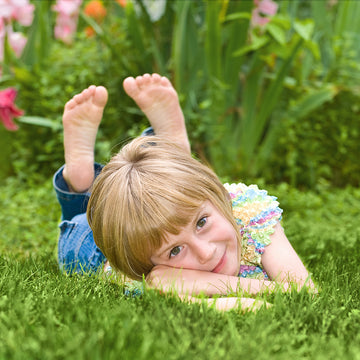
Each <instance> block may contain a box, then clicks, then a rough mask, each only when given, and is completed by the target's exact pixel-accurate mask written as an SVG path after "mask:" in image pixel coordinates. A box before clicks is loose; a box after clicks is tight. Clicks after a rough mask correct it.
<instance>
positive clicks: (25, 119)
mask: <svg viewBox="0 0 360 360" xmlns="http://www.w3.org/2000/svg"><path fill="white" fill-rule="evenodd" d="M18 121H19V122H22V123H24V124H30V125H36V126H44V127H48V128H51V129H53V130H59V129H61V128H62V126H61V125H60V124H59V123H58V122H55V121H54V120H50V119H48V118H43V117H39V116H21V117H19V118H18Z"/></svg>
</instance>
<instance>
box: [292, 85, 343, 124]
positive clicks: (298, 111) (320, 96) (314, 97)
mask: <svg viewBox="0 0 360 360" xmlns="http://www.w3.org/2000/svg"><path fill="white" fill-rule="evenodd" d="M337 92H338V90H337V88H336V87H335V86H332V85H329V86H327V87H326V88H322V89H320V90H315V91H312V92H311V93H310V94H307V95H305V96H304V97H303V98H301V99H300V100H299V101H298V102H296V104H294V105H293V106H292V108H291V109H290V111H289V115H290V116H291V117H292V118H294V119H297V120H298V119H301V118H303V117H305V116H307V115H308V114H309V113H310V112H311V111H314V110H316V109H317V108H319V107H320V106H321V105H323V104H324V103H326V102H327V101H330V100H332V99H333V98H334V97H335V95H336V94H337Z"/></svg>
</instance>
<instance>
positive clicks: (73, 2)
mask: <svg viewBox="0 0 360 360" xmlns="http://www.w3.org/2000/svg"><path fill="white" fill-rule="evenodd" d="M81 3H82V0H57V1H56V4H55V5H54V6H53V10H54V11H56V12H58V13H60V14H65V15H68V16H71V15H77V14H78V12H79V8H80V5H81Z"/></svg>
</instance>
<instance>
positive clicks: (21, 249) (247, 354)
mask: <svg viewBox="0 0 360 360" xmlns="http://www.w3.org/2000/svg"><path fill="white" fill-rule="evenodd" d="M271 192H272V193H276V194H277V195H278V196H279V197H281V198H284V201H282V199H281V198H280V201H281V202H282V203H283V204H284V207H285V209H286V215H285V219H284V222H285V227H286V230H287V233H288V235H289V237H290V238H294V246H295V248H296V250H297V251H298V252H299V254H300V256H301V257H302V258H303V259H304V261H305V262H306V263H307V266H308V267H309V270H310V271H311V272H313V276H314V278H315V280H316V281H317V283H318V285H319V287H320V289H321V290H320V293H319V294H318V295H317V296H311V295H309V294H308V293H306V292H305V291H303V292H300V293H290V294H281V293H277V294H272V295H269V296H268V297H267V298H266V300H267V301H269V302H271V303H272V304H273V306H272V307H271V308H270V309H262V310H260V311H258V312H257V313H256V314H254V313H246V314H242V313H241V312H240V311H231V312H228V313H220V312H217V311H216V310H214V309H212V308H209V307H207V306H205V305H204V304H193V305H189V304H186V303H182V302H180V301H179V300H178V299H176V298H175V297H169V296H168V297H166V296H162V295H160V294H158V293H156V292H153V291H145V293H144V295H143V296H142V297H141V298H133V297H127V296H125V295H124V294H123V288H122V286H120V285H117V284H114V283H112V282H110V281H107V280H106V279H104V278H102V277H100V276H73V277H68V276H65V275H63V274H61V273H60V272H59V270H58V266H57V262H56V237H57V222H58V219H59V215H60V214H59V211H58V208H57V205H56V201H55V198H54V194H53V193H52V190H51V184H50V182H49V183H46V184H43V185H42V186H37V187H35V186H32V187H30V188H29V187H24V186H21V185H20V184H17V183H16V181H12V182H10V183H8V184H7V185H6V186H2V187H1V192H0V194H1V195H0V197H1V203H2V204H3V206H2V208H1V210H0V228H1V232H0V246H1V257H0V359H38V358H39V359H40V358H41V359H64V358H70V359H72V358H74V359H195V358H196V359H206V360H208V359H234V358H239V359H241V358H246V359H257V360H258V359H260V360H261V359H305V358H306V359H359V358H360V294H359V285H358V284H359V283H360V274H359V271H358V268H359V258H360V250H359V245H360V241H359V232H360V229H359V225H357V218H356V216H355V214H354V213H353V212H354V211H355V210H354V209H356V208H357V209H358V208H360V196H359V193H358V192H357V191H355V190H354V189H348V190H336V191H333V192H329V193H323V194H314V193H300V192H298V191H295V190H291V189H288V188H281V187H279V188H275V189H273V190H272V191H271ZM285 196H286V198H285ZM300 205H301V206H300ZM325 229H327V230H326V231H325ZM344 232H345V234H344Z"/></svg>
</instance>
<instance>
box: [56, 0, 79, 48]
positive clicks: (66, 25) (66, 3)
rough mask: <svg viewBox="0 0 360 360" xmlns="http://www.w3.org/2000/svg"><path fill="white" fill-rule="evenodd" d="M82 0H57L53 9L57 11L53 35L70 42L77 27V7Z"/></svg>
mask: <svg viewBox="0 0 360 360" xmlns="http://www.w3.org/2000/svg"><path fill="white" fill-rule="evenodd" d="M81 3H82V0H57V2H56V4H55V5H54V6H53V10H54V11H56V12H57V13H58V15H57V18H56V25H55V37H56V38H57V39H60V40H62V41H64V42H65V43H70V42H71V40H72V36H73V34H74V33H75V31H76V28H77V20H78V16H79V8H80V5H81Z"/></svg>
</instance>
